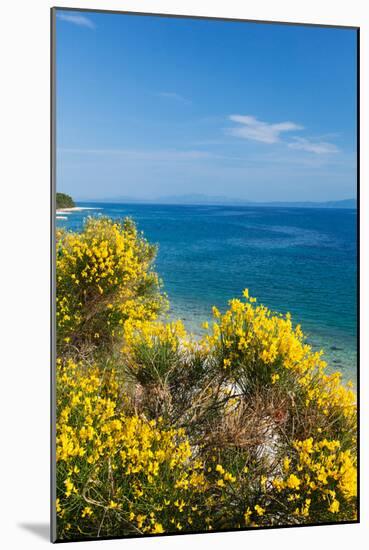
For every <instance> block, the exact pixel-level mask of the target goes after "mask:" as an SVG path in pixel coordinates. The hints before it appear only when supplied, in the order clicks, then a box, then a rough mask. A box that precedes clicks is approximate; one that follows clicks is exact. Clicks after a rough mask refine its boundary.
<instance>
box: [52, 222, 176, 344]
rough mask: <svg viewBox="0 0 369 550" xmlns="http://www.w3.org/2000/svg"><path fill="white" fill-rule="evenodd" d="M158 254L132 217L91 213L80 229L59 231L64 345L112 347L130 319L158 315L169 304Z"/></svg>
mask: <svg viewBox="0 0 369 550" xmlns="http://www.w3.org/2000/svg"><path fill="white" fill-rule="evenodd" d="M155 254H156V248H155V246H152V245H151V244H149V243H148V242H147V241H146V240H145V239H144V237H143V236H142V235H141V234H139V233H138V231H137V229H136V226H135V224H134V223H133V221H132V220H130V219H126V220H125V221H124V223H123V224H120V223H118V222H113V221H112V220H110V219H108V218H102V217H101V218H89V219H88V220H87V221H86V223H85V226H84V228H83V231H82V232H81V233H73V232H70V231H63V230H61V231H59V232H58V234H57V256H56V272H57V313H56V317H57V343H58V347H59V349H60V350H61V349H62V348H66V347H69V348H72V347H73V346H74V347H77V348H81V346H86V345H90V346H91V345H92V346H99V347H100V348H101V347H104V346H109V345H110V346H111V344H112V342H113V341H114V338H116V337H117V336H118V335H119V333H120V332H121V330H122V326H123V323H124V321H125V320H126V319H127V318H129V317H134V318H136V319H155V318H156V317H157V315H158V313H159V312H160V311H162V310H163V309H164V308H165V305H166V301H165V298H164V296H162V295H161V294H160V281H159V279H158V276H157V274H156V273H155V272H154V271H153V268H152V266H153V261H154V258H155Z"/></svg>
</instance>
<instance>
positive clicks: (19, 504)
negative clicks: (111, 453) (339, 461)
mask: <svg viewBox="0 0 369 550" xmlns="http://www.w3.org/2000/svg"><path fill="white" fill-rule="evenodd" d="M366 4H368V2H367V1H366V0H362V1H360V0H349V1H345V2H342V1H340V0H299V1H296V0H278V1H276V0H257V1H255V0H254V1H252V2H248V1H247V0H238V1H236V0H221V1H219V0H151V1H150V0H146V1H145V0H136V1H133V0H132V1H127V2H124V1H121V0H115V1H114V0H106V1H102V0H100V1H97V0H79V1H73V0H68V1H67V0H65V2H63V1H62V0H60V5H66V6H69V7H90V8H93V7H95V8H106V9H109V8H110V9H124V10H132V11H149V12H150V11H151V12H159V13H176V14H188V15H211V16H220V17H235V18H237V17H238V18H245V19H263V20H277V21H290V22H293V21H296V22H309V23H327V24H340V25H354V26H360V27H361V98H362V100H361V125H362V126H361V127H362V132H361V151H362V154H361V209H362V226H361V236H362V250H361V253H362V269H361V274H362V288H361V301H362V318H361V327H362V328H361V344H362V357H361V417H362V423H361V440H362V457H361V462H362V469H361V474H362V476H361V477H362V484H361V489H362V495H361V496H362V498H361V518H362V523H361V524H360V525H347V526H329V527H314V528H305V529H298V528H297V529H281V530H273V531H259V532H243V533H230V534H228V533H227V534H211V535H205V536H204V535H191V536H178V537H167V538H165V537H164V538H162V537H159V538H155V539H142V540H137V539H136V540H125V541H119V540H118V541H105V542H93V543H88V544H89V548H93V547H99V548H100V547H102V546H104V547H106V548H108V547H110V548H117V547H118V546H119V547H121V546H122V545H124V547H125V548H127V549H140V550H141V549H143V548H147V549H150V550H156V549H158V548H159V547H160V548H161V549H166V548H169V547H170V548H176V549H184V548H186V547H187V546H188V545H191V546H193V547H194V548H202V547H203V546H204V545H212V546H213V547H214V548H216V549H220V548H226V547H228V546H230V545H232V546H234V547H243V546H245V545H247V546H250V547H258V549H259V548H260V549H263V548H268V550H269V549H270V548H274V547H283V548H285V549H289V548H294V549H295V548H296V547H299V549H301V550H302V549H305V548H306V549H307V548H309V549H310V548H311V547H315V548H316V549H320V548H324V547H325V546H330V547H332V550H333V548H334V550H336V549H341V548H342V549H343V548H345V549H347V548H348V547H349V548H363V547H364V543H365V538H366V539H367V540H366V543H365V546H366V544H367V543H368V540H369V485H368V481H369V434H368V431H369V430H368V418H369V374H368V373H369V369H368V356H369V353H368V340H369V332H368V326H369V313H368V311H369V308H368V306H369V301H368V294H369V264H368V254H367V252H368V248H367V243H368V238H369V231H368V227H369V212H368V196H369V192H368V153H369V143H368V131H369V124H368V122H369V121H368V113H369V105H368V103H369V102H368V100H369V36H368V31H369V17H368V14H367V13H366ZM52 5H53V3H52V2H50V1H49V0H7V2H6V3H4V2H3V3H2V7H1V11H0V26H1V30H0V40H1V44H0V52H1V53H0V55H1V64H0V77H1V84H0V93H1V101H0V109H1V112H0V128H1V140H2V143H1V162H0V170H1V172H2V174H1V178H0V183H1V189H0V224H1V228H0V236H1V245H0V277H1V283H0V293H1V294H0V296H1V298H0V327H1V328H0V334H1V340H0V341H1V351H0V364H1V366H0V406H1V411H0V419H1V430H0V460H1V464H0V507H1V512H0V544H1V545H2V547H3V548H6V549H9V548H29V549H33V548H39V547H40V546H42V545H43V546H45V545H47V544H49V543H48V520H49V368H50V367H49V184H50V183H49V181H50V180H49V105H50V104H49V85H50V84H49V59H50V58H49V55H50V50H49V46H50V43H49V38H50V35H49V17H50V14H49V8H50V7H51V6H52ZM80 544H86V543H80Z"/></svg>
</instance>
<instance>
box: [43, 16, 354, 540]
mask: <svg viewBox="0 0 369 550" xmlns="http://www.w3.org/2000/svg"><path fill="white" fill-rule="evenodd" d="M51 16H52V55H53V57H52V64H51V68H52V197H53V211H52V231H53V245H52V256H53V264H52V266H53V281H52V286H53V293H52V294H53V300H52V302H53V324H54V326H53V351H52V390H53V391H52V483H51V486H52V487H51V494H52V510H51V517H52V539H53V540H54V541H58V542H63V541H65V542H68V541H78V540H95V539H104V538H121V537H143V536H154V535H155V536H157V535H174V534H186V533H208V532H219V531H231V530H250V529H251V530H252V529H264V528H277V527H289V526H308V525H315V526H318V525H322V524H333V523H334V524H339V523H350V522H351V523H352V522H357V521H358V502H357V436H358V433H357V393H358V391H357V390H358V383H357V380H358V361H357V357H358V306H357V301H358V248H357V242H358V234H357V230H358V209H357V198H358V197H357V194H358V193H357V192H358V162H359V159H358V154H357V151H358V149H359V147H358V102H357V94H358V53H359V52H358V47H359V46H358V44H359V40H358V39H359V29H357V28H352V27H333V26H318V25H308V24H287V23H268V22H256V21H240V20H227V19H215V18H213V19H212V18H195V17H179V16H168V15H167V16H159V15H150V14H133V13H122V12H108V11H93V10H77V9H69V8H54V9H52V14H51ZM301 534H302V533H301ZM245 536H247V535H245Z"/></svg>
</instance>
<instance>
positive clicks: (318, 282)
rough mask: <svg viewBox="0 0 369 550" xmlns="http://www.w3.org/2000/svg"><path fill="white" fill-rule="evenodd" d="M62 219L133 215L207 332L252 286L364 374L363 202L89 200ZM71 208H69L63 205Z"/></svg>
mask: <svg viewBox="0 0 369 550" xmlns="http://www.w3.org/2000/svg"><path fill="white" fill-rule="evenodd" d="M80 206H84V207H88V206H91V207H98V208H99V210H91V211H86V210H85V211H79V212H76V211H75V212H73V213H69V214H67V215H66V216H67V220H57V225H58V226H64V227H67V228H70V229H73V230H80V229H81V227H82V225H83V220H84V219H85V218H86V217H87V216H88V215H101V214H103V215H107V216H110V217H112V218H124V217H125V216H131V217H133V218H134V219H135V220H136V222H137V224H138V227H139V229H142V230H143V231H144V233H145V235H146V237H147V238H148V239H149V241H151V242H154V243H157V244H158V245H159V251H158V256H157V261H156V269H157V271H158V273H159V274H160V276H161V277H162V279H163V281H164V288H165V291H166V292H167V293H168V296H169V299H170V302H171V314H172V315H173V316H174V317H177V318H178V317H180V318H182V319H183V320H184V322H185V324H186V325H187V327H188V328H189V329H190V330H192V331H194V332H196V333H198V332H200V331H201V323H202V322H203V321H204V320H206V319H209V318H210V317H211V306H212V305H216V306H217V307H219V308H220V309H221V310H224V309H225V308H226V306H227V301H228V300H229V299H230V298H233V297H240V296H241V294H242V290H243V289H244V288H249V291H250V294H251V295H252V296H255V297H257V299H258V302H261V303H263V304H265V305H267V306H268V307H270V308H271V309H273V310H276V311H280V312H287V311H290V312H291V314H292V316H293V320H294V321H295V322H296V323H301V325H302V328H303V329H304V331H305V332H306V333H307V335H308V340H309V343H311V344H312V345H313V346H314V347H316V348H321V347H322V348H324V350H325V352H326V359H327V360H328V361H329V363H330V365H331V366H332V367H335V368H337V369H339V370H341V371H342V372H343V374H344V377H345V378H348V377H350V378H353V379H354V380H355V379H356V331H357V325H356V211H355V210H344V209H342V210H341V209H309V208H282V207H278V208H273V207H237V206H175V205H151V204H150V205H148V204H107V203H100V204H98V203H81V204H80ZM63 215H64V214H63Z"/></svg>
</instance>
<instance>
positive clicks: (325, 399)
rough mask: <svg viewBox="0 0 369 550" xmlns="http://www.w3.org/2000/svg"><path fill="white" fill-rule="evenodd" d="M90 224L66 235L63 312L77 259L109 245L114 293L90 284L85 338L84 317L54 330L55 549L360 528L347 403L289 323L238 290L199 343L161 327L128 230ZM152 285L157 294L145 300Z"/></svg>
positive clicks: (343, 389)
mask: <svg viewBox="0 0 369 550" xmlns="http://www.w3.org/2000/svg"><path fill="white" fill-rule="evenodd" d="M89 224H90V225H88V226H87V228H85V230H84V232H83V233H82V234H81V235H80V236H76V235H74V234H63V235H62V237H61V241H60V242H61V245H60V246H61V247H62V248H61V250H62V252H61V253H60V258H59V260H58V261H59V263H58V273H57V274H58V276H60V277H61V281H60V282H61V283H62V284H61V285H60V287H59V294H58V299H59V300H60V301H61V303H64V302H65V303H66V302H68V303H69V304H75V303H76V302H75V301H74V299H75V296H76V295H77V294H78V290H76V288H79V285H80V284H82V283H81V281H82V279H86V277H84V276H83V275H82V271H83V269H82V271H81V266H82V265H86V263H85V261H86V256H87V257H88V258H91V256H90V255H89V254H88V253H87V250H89V249H90V247H91V246H92V247H94V246H96V247H97V249H98V250H99V251H100V252H99V253H101V250H105V247H106V246H107V245H106V244H103V243H104V242H105V241H107V242H109V243H110V244H109V246H108V247H107V251H108V255H107V256H106V258H109V257H112V258H115V260H114V262H116V263H115V264H114V265H120V267H119V269H120V270H121V271H119V270H118V271H119V277H118V281H120V283H116V282H115V280H116V279H115V277H114V275H113V274H111V273H110V274H108V275H107V276H106V277H102V279H103V281H101V279H99V280H98V281H96V278H94V277H95V276H97V277H99V275H97V273H101V272H99V271H96V272H94V275H93V277H92V279H90V278H87V281H86V282H85V283H83V285H82V288H83V289H86V288H90V289H92V290H93V292H92V290H91V296H92V295H94V296H95V298H97V299H98V300H97V301H98V306H99V307H98V308H96V309H94V308H93V309H92V311H93V312H95V311H96V320H92V318H93V317H94V315H93V316H92V317H90V318H89V319H88V320H86V325H84V324H83V315H85V313H84V312H85V311H86V309H83V308H82V309H78V307H76V309H74V310H73V311H75V312H77V317H73V322H72V321H71V322H70V323H69V321H70V320H68V319H67V320H66V321H65V324H63V323H64V321H61V330H62V331H64V332H62V333H61V335H59V337H60V338H61V340H62V343H61V344H60V348H59V358H58V362H57V420H58V422H57V502H56V508H57V518H58V523H57V525H58V537H59V538H60V539H64V540H68V539H76V538H86V537H99V536H124V535H135V534H159V533H167V532H168V533H170V532H181V531H187V532H188V531H191V532H193V531H195V532H196V531H208V530H222V529H235V528H245V527H262V526H271V525H274V526H275V525H279V526H283V525H301V524H309V523H314V524H315V523H326V522H336V521H353V520H355V518H356V486H357V474H356V404H355V394H354V392H353V391H352V388H351V387H350V385H345V384H343V383H342V381H341V379H340V375H339V374H338V373H331V372H328V369H327V365H326V363H325V362H324V360H323V356H322V352H313V350H312V349H311V347H310V346H309V345H307V344H306V341H305V337H304V335H303V333H302V330H301V328H300V327H299V326H294V325H293V323H292V320H291V317H290V315H286V316H282V315H278V314H274V313H272V312H271V311H269V310H268V309H267V308H266V307H264V306H261V305H257V303H256V300H255V299H253V298H250V297H249V296H248V292H247V291H245V293H244V298H245V299H244V300H231V301H230V303H229V309H228V311H226V312H225V313H224V314H223V315H222V314H221V313H220V312H219V311H218V310H217V309H216V308H213V315H214V321H213V323H212V324H211V326H210V327H209V325H208V324H205V328H206V334H205V335H204V336H203V337H202V338H201V339H199V340H198V339H197V340H196V339H194V338H193V337H191V335H188V334H187V333H186V331H185V329H184V327H183V325H182V323H181V322H179V321H177V322H171V323H169V322H164V321H163V320H158V319H156V316H157V315H158V312H159V310H160V307H161V305H162V302H163V299H162V298H161V297H160V294H159V292H158V289H159V287H158V282H157V278H156V276H154V275H153V273H152V272H151V270H150V266H151V261H152V259H151V258H152V256H151V255H150V254H149V252H148V249H147V246H149V245H147V243H146V241H145V240H144V239H143V238H142V237H141V236H138V234H137V232H136V229H135V228H134V226H132V225H130V223H129V224H128V226H127V225H126V226H125V227H119V226H117V225H116V224H113V222H110V221H109V220H98V221H90V222H89ZM92 228H93V230H92ZM90 231H91V234H90V233H89V232H90ZM118 233H119V234H120V237H119V235H118ZM112 236H114V238H113V237H112ZM92 239H95V240H94V241H92ZM122 241H124V243H125V244H124V246H126V247H127V248H124V246H123V248H120V244H121V242H122ZM126 241H127V243H128V242H129V243H130V244H127V243H126ZM76 242H77V243H79V244H78V245H76V246H75V243H76ZM86 242H88V246H87V245H86V247H85V244H81V243H86ZM92 242H94V244H92ZM111 242H113V243H115V245H114V246H116V248H114V247H113V246H112V244H111ZM118 245H119V246H118ZM109 247H110V248H109ZM117 248H119V253H118V251H117ZM81 250H83V252H81ZM92 250H94V249H93V248H92ZM124 250H125V252H124V253H123V251H124ZM130 251H131V252H130ZM80 256H81V257H80ZM93 257H94V258H96V257H98V256H96V251H93ZM149 257H150V259H149ZM81 258H82V259H81ZM118 258H120V259H119V260H118ZM138 258H142V261H143V263H144V266H141V267H140V266H139V265H138V263H139V260H138ZM96 261H97V260H93V261H92V262H91V261H90V260H89V261H88V262H87V263H88V265H94V264H93V262H95V263H96ZM98 264H99V262H98ZM99 265H100V264H99ZM104 265H105V264H104ZM127 265H135V268H134V269H133V268H132V270H131V268H128V267H127ZM123 266H124V267H123ZM62 269H66V272H67V274H63V272H62ZM73 269H75V272H74V274H75V276H76V277H77V274H78V281H79V283H78V284H76V283H73V284H72V282H73V281H74V277H73ZM84 269H85V268H84ZM101 269H102V268H101ZM104 269H105V268H104ZM87 271H88V272H90V269H88V270H87ZM113 272H114V273H115V271H114V269H113ZM126 272H129V275H127V276H126V278H125V275H124V273H126ZM137 274H140V275H139V277H138V276H137ZM147 277H148V279H149V280H151V277H153V280H154V281H155V282H154V284H153V286H152V287H151V291H150V292H148V293H145V292H143V288H144V287H145V281H146V278H147ZM110 284H111V285H113V287H114V288H113V289H110ZM73 285H75V286H73ZM89 285H90V286H89ZM96 285H100V286H101V288H102V289H103V292H102V293H100V291H99V290H98V289H97V293H96V288H97V287H96ZM142 285H143V286H142ZM63 292H65V293H66V294H65V295H66V296H67V300H66V301H64V302H63V299H64V294H63ZM76 293H77V294H76ZM82 294H83V292H82ZM99 295H100V296H108V297H109V298H108V299H107V301H106V302H104V301H100V299H99ZM78 296H80V295H79V294H78ZM88 296H90V294H88ZM127 296H128V298H127ZM86 299H87V298H86ZM101 300H102V298H101ZM135 301H136V302H137V308H135V307H134V305H133V304H134V303H135ZM86 303H87V302H86ZM92 303H93V301H92V302H88V309H90V308H91V304H92ZM82 304H83V302H82ZM109 304H113V307H112V308H111V307H110V306H109ZM127 304H130V305H129V306H128V305H127ZM144 304H146V306H145V305H144ZM77 306H78V302H77ZM70 307H71V310H72V309H73V308H72V306H70ZM85 307H87V306H85ZM145 307H147V311H146V310H145ZM59 311H60V312H61V315H62V314H65V312H62V310H61V309H60V310H59ZM112 312H114V315H113V318H112V317H111V315H112ZM67 315H68V313H67ZM79 315H81V316H82V318H81V319H79V317H78V316H79ZM62 319H63V317H62ZM113 319H114V321H113ZM105 322H106V323H107V326H104V323H105ZM108 322H109V324H108ZM90 323H91V324H90ZM95 323H98V326H99V329H97V324H95ZM80 329H81V330H82V333H81V335H80V334H79V333H78V331H79V330H80ZM94 330H99V334H100V337H99V338H98V339H97V343H96V344H95V347H94V351H93V353H92V354H89V355H88V356H86V355H83V354H82V353H81V349H82V347H81V339H82V337H83V341H88V342H90V340H92V339H93V331H94ZM66 338H67V339H68V338H70V341H68V342H65V339H66ZM72 341H73V342H74V344H75V346H71V342H72ZM63 342H64V343H63ZM107 343H108V344H109V345H108V346H107ZM117 347H119V349H120V352H118V353H117V352H114V353H113V352H112V349H113V348H117ZM73 350H75V353H74V355H75V356H74V357H73Z"/></svg>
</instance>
